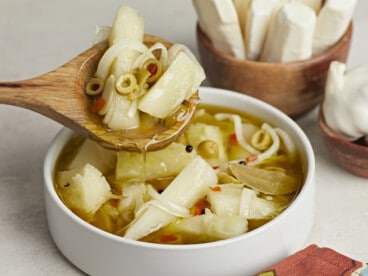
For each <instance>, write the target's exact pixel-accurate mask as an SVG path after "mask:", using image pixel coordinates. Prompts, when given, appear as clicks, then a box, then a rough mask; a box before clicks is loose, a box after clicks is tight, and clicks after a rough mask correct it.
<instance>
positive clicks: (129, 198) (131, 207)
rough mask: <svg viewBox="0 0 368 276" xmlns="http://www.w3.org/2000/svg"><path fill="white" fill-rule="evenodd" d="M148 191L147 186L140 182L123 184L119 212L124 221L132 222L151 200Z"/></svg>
mask: <svg viewBox="0 0 368 276" xmlns="http://www.w3.org/2000/svg"><path fill="white" fill-rule="evenodd" d="M146 190H147V189H146V185H145V184H144V183H143V182H140V181H130V182H127V183H124V184H123V186H122V197H121V198H120V200H119V206H118V210H119V212H120V214H122V217H123V219H124V221H126V222H130V221H132V220H133V219H134V216H135V214H136V212H137V211H138V210H139V209H140V208H141V207H142V206H143V204H144V202H145V201H146V200H148V199H149V198H148V195H146Z"/></svg>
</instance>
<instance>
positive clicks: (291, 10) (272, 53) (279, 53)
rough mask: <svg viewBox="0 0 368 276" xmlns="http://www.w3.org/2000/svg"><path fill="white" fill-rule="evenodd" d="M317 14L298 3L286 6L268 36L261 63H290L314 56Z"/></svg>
mask: <svg viewBox="0 0 368 276" xmlns="http://www.w3.org/2000/svg"><path fill="white" fill-rule="evenodd" d="M315 24H316V14H315V12H314V11H313V10H312V9H311V8H309V7H308V6H306V5H303V4H301V3H298V2H291V3H286V4H284V5H283V6H282V7H281V8H280V9H279V11H278V12H277V14H276V17H275V20H274V21H273V24H272V26H271V28H270V31H269V32H268V34H267V38H266V42H265V47H264V49H263V51H262V54H261V61H266V62H290V61H296V60H302V59H307V58H309V57H311V55H312V42H313V34H314V29H315Z"/></svg>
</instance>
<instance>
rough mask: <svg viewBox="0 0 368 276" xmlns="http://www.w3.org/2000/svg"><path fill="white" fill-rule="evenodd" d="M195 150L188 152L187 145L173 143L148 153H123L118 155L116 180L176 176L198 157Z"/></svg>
mask: <svg viewBox="0 0 368 276" xmlns="http://www.w3.org/2000/svg"><path fill="white" fill-rule="evenodd" d="M196 155H197V154H196V152H195V150H193V151H192V152H187V151H186V150H185V145H183V144H180V143H175V142H174V143H171V144H169V145H168V146H167V147H165V148H163V149H161V150H157V151H150V152H147V153H146V160H143V156H142V154H141V153H137V152H128V151H121V152H118V153H117V156H118V161H117V164H116V178H117V179H118V180H127V179H140V178H142V177H143V176H144V177H145V179H147V180H150V179H155V178H164V177H170V176H175V175H177V174H179V172H180V171H181V170H182V169H183V168H184V167H185V166H186V165H187V164H188V163H189V162H190V161H191V160H192V159H193V158H194V156H196Z"/></svg>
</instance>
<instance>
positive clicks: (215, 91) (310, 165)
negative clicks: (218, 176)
mask: <svg viewBox="0 0 368 276" xmlns="http://www.w3.org/2000/svg"><path fill="white" fill-rule="evenodd" d="M202 92H205V93H209V94H211V95H216V96H217V97H225V95H224V93H226V94H227V95H231V97H233V98H235V99H236V100H237V99H238V100H239V101H244V100H246V101H247V102H249V103H250V104H251V105H255V106H257V107H258V108H260V109H263V110H265V111H266V112H267V113H270V114H273V115H276V116H277V117H278V118H279V119H281V120H282V121H284V123H286V124H288V125H290V126H291V127H292V128H293V131H295V133H296V135H297V136H298V137H299V138H300V139H301V141H302V143H303V145H304V146H305V152H306V159H307V160H306V167H307V170H306V172H307V173H306V177H305V181H304V184H303V187H302V189H301V190H300V191H299V193H298V195H297V196H296V197H295V199H294V200H293V201H292V202H291V204H290V205H289V206H288V207H287V208H286V209H285V210H284V211H283V212H282V213H281V214H279V215H278V216H276V217H275V218H273V219H272V220H271V221H269V222H267V223H266V224H264V225H262V226H260V227H258V228H256V229H254V230H252V231H249V232H246V233H244V234H241V235H239V236H236V237H232V238H228V239H225V240H219V241H214V242H208V243H199V244H180V245H176V244H168V245H167V244H155V243H149V242H142V241H136V240H130V239H126V238H124V237H121V236H117V235H114V234H111V233H109V232H106V231H104V230H101V229H99V228H97V227H95V226H93V225H91V224H89V223H87V222H86V221H84V220H83V219H81V218H80V217H78V216H77V215H76V214H74V213H73V212H72V211H71V210H70V209H69V208H68V207H67V206H66V205H65V204H64V203H63V202H62V201H61V199H60V198H59V196H58V195H57V193H56V190H55V189H54V184H53V170H54V167H55V163H56V161H57V158H58V156H59V154H60V152H61V150H62V149H63V147H64V145H65V142H66V141H67V139H68V138H71V137H72V136H73V133H72V131H71V130H69V129H67V128H65V127H64V128H62V129H61V130H60V131H59V132H58V134H57V135H56V136H55V137H54V139H53V140H52V141H51V143H50V146H49V149H48V151H47V153H46V157H45V160H44V165H43V175H44V182H45V183H44V186H45V187H44V188H46V190H47V192H48V193H49V195H50V196H51V198H52V200H53V201H54V203H56V205H57V207H58V208H60V209H61V210H62V211H63V212H64V213H65V215H67V216H68V217H69V218H70V219H72V220H73V221H74V222H76V223H78V224H79V225H80V226H81V227H83V228H85V229H87V230H89V231H91V232H93V233H95V234H96V235H100V236H102V237H104V238H106V239H110V240H113V241H116V242H118V243H122V244H129V245H132V246H137V247H143V248H152V249H160V250H182V251H185V250H193V249H201V248H211V247H218V246H223V245H226V244H229V243H233V242H237V241H239V240H243V239H248V238H251V237H252V236H254V235H258V233H259V232H263V231H266V230H267V229H268V228H271V227H272V225H274V224H277V223H279V221H280V220H282V219H283V218H284V217H285V216H287V214H288V213H289V212H291V211H292V209H293V206H294V205H296V204H299V202H300V201H301V200H302V199H301V198H302V197H303V195H304V193H305V190H306V188H307V186H310V185H313V181H314V175H315V157H314V152H313V148H312V145H311V143H310V141H309V139H308V138H307V136H306V134H305V133H304V131H303V130H302V129H301V128H300V127H299V125H298V124H297V123H296V122H295V121H293V120H292V119H291V118H290V117H289V116H287V115H286V114H285V113H283V112H282V111H280V110H279V109H277V108H275V107H273V106H271V105H270V104H268V103H266V102H263V101H261V100H258V99H256V98H253V97H251V96H248V95H245V94H241V93H238V92H234V91H231V90H227V89H220V88H213V87H205V86H201V87H200V89H199V94H201V93H202ZM226 97H227V96H226ZM256 117H258V118H262V117H261V116H258V115H256Z"/></svg>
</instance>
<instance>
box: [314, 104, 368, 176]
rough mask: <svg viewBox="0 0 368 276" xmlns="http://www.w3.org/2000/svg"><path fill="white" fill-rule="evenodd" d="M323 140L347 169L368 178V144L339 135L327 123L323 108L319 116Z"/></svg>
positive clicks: (331, 152)
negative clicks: (351, 140)
mask: <svg viewBox="0 0 368 276" xmlns="http://www.w3.org/2000/svg"><path fill="white" fill-rule="evenodd" d="M318 122H319V127H320V129H321V135H322V140H323V142H324V144H325V146H326V147H327V150H328V151H329V153H330V155H331V157H332V158H333V159H334V160H335V161H336V163H337V164H339V165H340V166H341V167H342V168H344V169H346V170H347V171H349V172H351V173H353V174H355V175H358V176H361V177H366V178H368V146H367V145H364V144H363V143H359V142H350V141H348V140H346V139H344V138H341V137H340V136H338V135H337V134H336V133H335V132H334V131H333V130H332V129H331V128H330V127H329V126H328V125H327V124H326V121H325V119H324V116H323V112H322V108H321V109H320V111H319V117H318Z"/></svg>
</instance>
